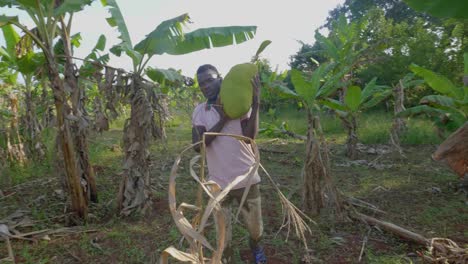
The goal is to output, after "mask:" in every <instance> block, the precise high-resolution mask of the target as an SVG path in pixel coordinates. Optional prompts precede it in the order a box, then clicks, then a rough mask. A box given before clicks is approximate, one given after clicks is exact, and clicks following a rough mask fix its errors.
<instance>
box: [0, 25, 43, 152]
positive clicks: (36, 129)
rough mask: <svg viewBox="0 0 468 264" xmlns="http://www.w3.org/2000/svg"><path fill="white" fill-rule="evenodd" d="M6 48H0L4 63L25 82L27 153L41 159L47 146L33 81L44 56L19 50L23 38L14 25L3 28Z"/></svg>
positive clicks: (30, 51) (31, 51)
mask: <svg viewBox="0 0 468 264" xmlns="http://www.w3.org/2000/svg"><path fill="white" fill-rule="evenodd" d="M2 31H3V36H4V38H5V40H6V41H5V42H6V46H5V47H0V55H1V56H2V61H4V62H6V63H7V64H8V67H10V68H11V69H13V70H14V71H16V72H18V73H19V74H21V76H22V77H23V80H24V91H23V93H24V102H25V106H26V109H25V115H24V121H25V122H24V123H25V129H24V130H25V133H24V134H25V139H26V146H27V147H26V151H27V152H28V156H29V158H38V159H41V158H43V156H44V155H45V146H44V144H43V143H42V142H41V140H40V133H41V130H42V128H41V126H40V123H39V120H38V118H37V115H36V105H35V102H34V101H35V100H33V90H34V87H33V81H34V76H35V73H36V71H37V69H40V68H41V67H42V66H43V65H44V56H43V54H42V53H40V52H34V51H33V50H31V49H29V50H22V49H21V48H20V49H17V47H18V46H20V45H21V38H20V36H19V34H18V33H17V32H16V31H15V29H14V28H13V26H12V25H5V26H3V27H2Z"/></svg>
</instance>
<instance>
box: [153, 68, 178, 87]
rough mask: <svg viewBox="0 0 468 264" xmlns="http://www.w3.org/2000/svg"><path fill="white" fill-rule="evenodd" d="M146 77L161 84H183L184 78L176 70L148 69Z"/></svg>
mask: <svg viewBox="0 0 468 264" xmlns="http://www.w3.org/2000/svg"><path fill="white" fill-rule="evenodd" d="M146 75H147V76H148V77H149V78H150V79H151V80H152V81H155V82H157V83H159V84H164V83H166V82H171V83H177V82H183V81H184V76H182V75H181V74H180V73H179V72H177V71H176V70H174V69H159V68H151V67H148V68H147V69H146Z"/></svg>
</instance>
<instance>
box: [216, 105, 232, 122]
mask: <svg viewBox="0 0 468 264" xmlns="http://www.w3.org/2000/svg"><path fill="white" fill-rule="evenodd" d="M213 107H214V108H215V110H216V111H217V112H218V114H219V120H220V121H222V122H223V123H226V121H227V120H228V119H229V117H228V116H227V115H226V113H225V112H224V109H223V106H222V105H220V104H216V105H213Z"/></svg>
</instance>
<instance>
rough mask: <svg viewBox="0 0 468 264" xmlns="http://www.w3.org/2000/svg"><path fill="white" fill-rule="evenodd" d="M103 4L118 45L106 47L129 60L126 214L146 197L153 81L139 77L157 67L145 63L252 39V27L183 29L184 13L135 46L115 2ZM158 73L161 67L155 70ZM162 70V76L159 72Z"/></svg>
mask: <svg viewBox="0 0 468 264" xmlns="http://www.w3.org/2000/svg"><path fill="white" fill-rule="evenodd" d="M101 3H102V4H103V5H104V6H105V7H108V11H109V13H110V14H111V17H109V18H107V22H108V23H109V25H110V26H112V27H116V28H117V30H118V31H119V33H120V36H119V38H120V39H121V40H122V42H121V43H119V44H117V45H115V46H114V47H112V48H111V52H112V53H113V54H115V55H117V56H121V55H122V54H126V55H127V56H128V57H129V58H130V59H131V61H132V65H133V75H132V76H131V83H130V87H131V88H130V95H129V100H130V104H131V116H130V119H129V120H127V122H126V125H125V128H124V139H123V142H124V150H125V160H124V173H123V180H122V183H121V188H120V191H119V196H118V204H119V211H120V213H121V214H124V215H128V214H130V213H132V212H133V211H136V210H141V209H143V208H145V207H146V205H148V201H149V199H148V198H149V151H148V146H149V140H150V135H151V129H152V127H153V125H152V124H153V123H154V118H153V116H154V111H157V109H155V107H154V106H155V105H157V104H155V103H153V102H152V101H150V99H151V98H153V99H155V100H158V99H159V97H157V96H154V93H155V91H154V84H152V83H149V82H147V81H146V80H145V79H144V77H145V75H146V76H148V77H149V78H152V77H153V76H154V75H155V74H152V73H154V72H155V71H157V68H147V67H146V65H147V64H148V63H149V61H150V59H151V58H152V57H153V56H155V55H161V54H164V53H167V54H171V55H182V54H187V53H191V52H195V51H199V50H202V49H207V48H214V47H223V46H228V45H233V44H234V43H237V44H239V43H242V42H244V41H247V40H249V39H251V38H253V37H254V34H255V31H256V27H255V26H231V27H213V28H202V29H198V30H195V31H192V32H189V33H185V32H184V30H183V26H185V25H186V24H187V23H188V22H189V19H190V18H189V16H188V14H183V15H180V16H178V17H175V18H173V19H169V20H166V21H163V22H162V23H161V24H159V25H158V26H157V27H156V29H154V30H153V31H152V32H151V33H149V34H148V35H147V36H146V38H145V39H143V40H141V41H140V42H139V43H137V44H136V45H135V46H134V45H133V44H132V40H131V37H130V34H129V32H128V29H127V26H126V24H125V20H124V19H123V16H122V13H121V10H120V8H119V6H118V5H117V3H116V1H115V0H101ZM159 72H161V71H159ZM162 74H165V73H164V71H162Z"/></svg>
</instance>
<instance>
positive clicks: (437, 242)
mask: <svg viewBox="0 0 468 264" xmlns="http://www.w3.org/2000/svg"><path fill="white" fill-rule="evenodd" d="M354 217H356V218H357V219H360V220H363V221H365V222H367V223H369V224H374V225H378V226H379V227H381V228H383V229H384V230H386V231H389V232H392V233H394V234H397V235H398V236H400V237H402V238H405V239H408V240H410V241H413V242H416V243H418V244H420V245H424V246H427V247H428V251H427V252H426V253H427V254H424V253H422V252H418V253H419V255H420V257H421V258H423V259H424V260H425V261H428V262H429V263H436V264H465V263H468V248H461V247H459V246H458V245H457V244H456V243H455V242H453V241H452V240H450V239H447V238H432V239H427V238H425V237H424V236H422V235H420V234H417V233H414V232H412V231H409V230H407V229H405V228H402V227H400V226H397V225H395V224H393V223H390V222H385V221H382V220H378V219H376V218H373V217H370V216H367V215H365V214H361V213H357V212H355V216H354Z"/></svg>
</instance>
